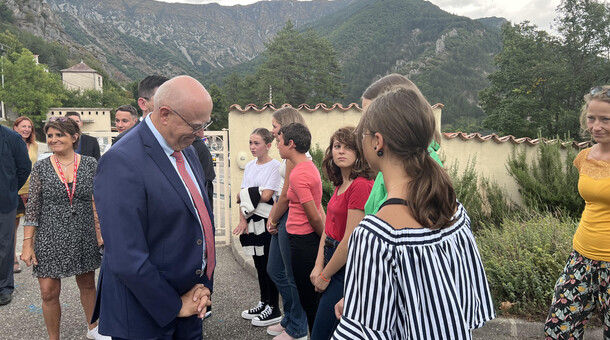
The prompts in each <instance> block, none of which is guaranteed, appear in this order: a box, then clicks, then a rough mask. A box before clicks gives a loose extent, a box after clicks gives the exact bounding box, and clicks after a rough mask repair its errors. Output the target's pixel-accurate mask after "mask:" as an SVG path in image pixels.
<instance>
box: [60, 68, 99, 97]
mask: <svg viewBox="0 0 610 340" xmlns="http://www.w3.org/2000/svg"><path fill="white" fill-rule="evenodd" d="M61 79H62V81H63V84H64V87H65V88H66V89H68V90H89V89H92V90H97V91H100V92H102V76H101V75H100V74H99V73H97V72H72V71H69V72H66V71H64V72H62V74H61Z"/></svg>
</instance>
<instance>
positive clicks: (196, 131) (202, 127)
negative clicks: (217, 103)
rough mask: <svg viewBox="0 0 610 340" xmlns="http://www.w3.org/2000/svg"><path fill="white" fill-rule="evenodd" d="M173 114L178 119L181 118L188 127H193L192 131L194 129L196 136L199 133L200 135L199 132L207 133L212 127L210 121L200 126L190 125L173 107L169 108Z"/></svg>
mask: <svg viewBox="0 0 610 340" xmlns="http://www.w3.org/2000/svg"><path fill="white" fill-rule="evenodd" d="M167 108H168V109H169V110H170V111H171V112H173V113H175V114H176V115H177V116H178V117H180V118H181V119H182V120H183V121H184V122H185V123H186V124H187V125H188V126H190V127H191V129H193V132H192V133H193V134H194V135H196V134H197V133H199V131H202V130H203V131H205V130H206V129H207V128H208V127H209V126H210V125H212V122H213V121H212V120H211V119H210V120H208V121H207V122H206V123H204V124H199V125H195V124H191V123H189V121H188V120H186V119H184V117H182V115H181V114H179V113H178V111H176V110H174V109H172V108H171V107H169V106H168V107H167Z"/></svg>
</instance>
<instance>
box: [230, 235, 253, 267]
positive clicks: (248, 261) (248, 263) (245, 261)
mask: <svg viewBox="0 0 610 340" xmlns="http://www.w3.org/2000/svg"><path fill="white" fill-rule="evenodd" d="M230 243H231V253H233V257H234V258H235V261H237V263H238V264H239V265H240V266H242V267H243V268H244V269H245V270H246V271H247V272H248V273H249V274H250V275H252V276H253V277H257V276H258V274H256V268H255V267H254V260H252V256H246V254H244V250H243V248H242V247H241V244H239V242H237V241H236V239H235V238H232V239H231V242H230Z"/></svg>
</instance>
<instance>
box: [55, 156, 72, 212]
mask: <svg viewBox="0 0 610 340" xmlns="http://www.w3.org/2000/svg"><path fill="white" fill-rule="evenodd" d="M53 158H55V165H57V170H58V171H59V177H61V182H62V183H63V184H64V185H65V186H66V192H67V193H68V199H69V200H70V209H72V198H74V190H76V170H77V169H78V168H77V166H76V152H75V153H74V176H72V192H70V187H69V186H68V181H67V180H66V176H64V172H63V170H62V169H61V164H59V160H58V159H57V156H54V157H53Z"/></svg>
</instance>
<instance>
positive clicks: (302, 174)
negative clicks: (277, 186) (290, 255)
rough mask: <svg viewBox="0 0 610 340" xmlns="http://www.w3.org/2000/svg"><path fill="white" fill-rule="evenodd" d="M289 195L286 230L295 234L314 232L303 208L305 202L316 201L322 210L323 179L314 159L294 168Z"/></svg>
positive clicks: (291, 174)
mask: <svg viewBox="0 0 610 340" xmlns="http://www.w3.org/2000/svg"><path fill="white" fill-rule="evenodd" d="M287 197H288V202H289V203H288V206H289V210H288V221H287V222H286V231H287V232H288V233H289V234H293V235H307V234H310V233H312V232H314V229H313V227H312V226H311V225H310V224H309V220H308V219H307V215H306V214H305V209H303V203H307V202H309V201H314V203H315V205H316V208H318V211H320V207H321V203H322V179H321V178H320V173H319V172H318V168H316V165H315V164H313V162H312V161H306V162H303V163H300V164H298V165H297V166H295V167H294V168H293V169H292V171H291V172H290V185H289V187H288V193H287Z"/></svg>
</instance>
